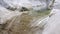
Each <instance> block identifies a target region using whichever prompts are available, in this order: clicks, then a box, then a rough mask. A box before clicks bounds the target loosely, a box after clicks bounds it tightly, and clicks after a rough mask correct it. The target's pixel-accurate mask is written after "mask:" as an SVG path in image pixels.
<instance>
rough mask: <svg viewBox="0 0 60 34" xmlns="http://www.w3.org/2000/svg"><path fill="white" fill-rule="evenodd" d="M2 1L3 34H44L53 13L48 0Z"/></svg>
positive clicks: (0, 15)
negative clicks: (45, 26) (49, 8)
mask: <svg viewBox="0 0 60 34" xmlns="http://www.w3.org/2000/svg"><path fill="white" fill-rule="evenodd" d="M0 1H1V2H0V31H1V32H0V33H1V34H42V31H43V28H44V25H45V24H46V23H47V20H48V19H49V14H50V12H51V10H48V6H49V5H48V6H47V4H46V0H0ZM48 2H49V1H47V3H48ZM4 4H5V5H6V6H4Z"/></svg>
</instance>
